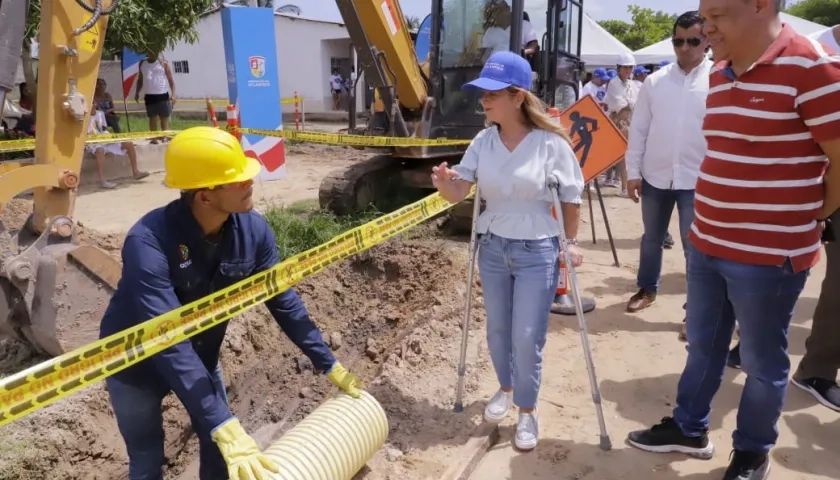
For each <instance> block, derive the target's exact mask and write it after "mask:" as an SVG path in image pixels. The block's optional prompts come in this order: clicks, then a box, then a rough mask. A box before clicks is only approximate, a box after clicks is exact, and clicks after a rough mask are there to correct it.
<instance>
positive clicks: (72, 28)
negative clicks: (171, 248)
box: [0, 0, 121, 355]
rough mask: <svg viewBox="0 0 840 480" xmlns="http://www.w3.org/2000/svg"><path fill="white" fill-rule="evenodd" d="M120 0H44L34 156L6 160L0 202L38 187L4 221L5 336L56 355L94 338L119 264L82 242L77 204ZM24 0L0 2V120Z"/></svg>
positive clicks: (1, 298)
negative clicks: (15, 225)
mask: <svg viewBox="0 0 840 480" xmlns="http://www.w3.org/2000/svg"><path fill="white" fill-rule="evenodd" d="M118 4H119V0H42V1H41V2H40V5H41V23H40V29H39V43H40V48H39V54H40V55H39V68H38V88H37V99H38V101H37V104H36V105H37V106H36V110H35V119H36V122H37V132H38V134H37V136H36V137H35V161H34V162H21V163H18V162H3V164H0V168H2V170H0V171H1V172H2V176H0V207H3V206H5V205H6V204H7V203H8V202H9V201H10V200H12V199H13V198H14V197H15V196H17V195H18V194H21V193H23V192H27V191H29V190H32V191H33V204H34V208H33V211H32V214H31V215H30V216H29V218H28V219H27V221H26V224H25V225H24V226H23V228H21V229H20V230H19V231H17V232H10V231H8V230H6V228H5V227H4V226H2V225H0V293H1V294H0V334H3V335H7V336H11V337H13V338H16V339H18V340H20V341H23V342H26V343H28V344H30V345H32V346H33V347H35V348H36V349H37V350H38V351H40V352H42V353H45V354H49V355H59V354H61V353H65V352H67V351H70V350H72V349H74V348H77V347H79V346H82V345H84V344H86V343H88V342H90V341H92V340H95V339H96V338H98V330H99V319H100V317H101V315H102V312H103V310H104V308H105V306H107V302H108V298H109V297H110V296H111V293H112V292H113V290H114V288H115V287H116V284H117V281H118V280H119V278H120V274H121V270H120V264H119V261H118V260H116V259H115V258H113V257H111V256H110V255H109V254H108V253H107V252H105V251H104V250H101V249H99V248H97V247H95V246H92V245H80V244H79V243H78V241H77V236H76V233H77V225H76V223H75V222H74V220H73V217H72V214H73V204H74V200H75V197H76V188H77V187H78V184H79V174H80V170H81V165H82V158H83V149H84V145H85V140H86V137H87V126H88V118H89V115H90V103H89V102H91V101H92V99H93V91H94V87H95V84H96V77H97V74H98V73H99V62H100V58H101V56H102V44H103V41H104V38H105V28H106V26H107V23H108V14H109V13H111V12H112V11H113V10H114V9H115V8H117V7H118ZM28 12H29V2H28V1H27V0H0V117H2V108H3V105H5V103H6V102H5V99H6V95H7V94H8V93H9V92H10V91H11V90H12V89H13V88H14V76H15V72H16V70H17V66H18V63H19V62H20V58H21V46H22V45H23V39H24V33H25V32H24V28H25V25H26V19H27V15H28Z"/></svg>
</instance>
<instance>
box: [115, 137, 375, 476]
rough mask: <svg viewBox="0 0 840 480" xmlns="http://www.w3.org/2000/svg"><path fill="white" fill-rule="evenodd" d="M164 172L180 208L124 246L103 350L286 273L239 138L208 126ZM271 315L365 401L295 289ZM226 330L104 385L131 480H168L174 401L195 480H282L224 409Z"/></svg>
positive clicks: (168, 160) (176, 150)
mask: <svg viewBox="0 0 840 480" xmlns="http://www.w3.org/2000/svg"><path fill="white" fill-rule="evenodd" d="M164 165H165V170H166V175H165V177H164V183H165V185H166V186H167V187H169V188H175V189H178V190H180V191H181V196H180V198H178V199H176V200H173V201H172V202H170V203H169V204H167V205H165V206H163V207H160V208H156V209H154V210H152V211H151V212H149V213H147V214H145V215H144V216H143V217H142V218H140V220H138V221H137V223H135V224H134V226H132V227H131V229H130V230H129V232H128V235H127V236H126V237H125V244H124V245H123V249H122V277H121V278H120V281H119V284H118V285H117V289H116V291H115V292H114V294H113V295H112V296H111V300H110V302H109V304H108V307H107V309H106V310H105V314H104V315H103V316H102V321H101V323H100V329H99V334H100V338H105V337H107V336H109V335H113V334H114V333H117V332H120V331H122V330H125V329H126V328H130V327H133V326H135V325H137V324H139V323H142V322H145V321H146V320H149V319H150V318H154V317H157V316H158V315H162V314H164V313H166V312H170V311H172V310H175V309H178V308H181V307H182V306H183V305H187V304H189V303H190V302H194V301H197V300H199V299H201V298H204V297H207V296H210V295H214V294H216V292H219V291H220V290H223V289H224V288H226V287H229V286H231V285H233V284H235V283H236V282H239V281H241V280H243V279H245V278H247V277H250V276H252V275H256V274H257V273H260V272H264V271H266V270H268V269H270V268H272V267H274V266H275V265H277V264H278V263H279V262H280V258H279V257H278V253H277V241H276V239H275V237H274V233H273V232H272V230H271V227H270V226H269V225H268V223H267V222H266V220H265V218H264V217H263V216H262V215H260V214H259V213H257V212H255V211H254V210H253V208H254V202H253V183H254V177H256V176H257V175H258V174H259V173H260V169H261V167H260V164H259V162H257V161H256V160H254V159H252V158H248V157H246V156H245V153H244V152H243V151H242V146H241V145H240V144H239V141H238V140H237V139H236V138H235V137H234V136H233V135H231V134H230V133H228V132H226V131H224V130H220V129H218V128H213V127H209V126H202V127H191V128H188V129H186V130H183V131H181V132H178V134H176V135H175V136H174V137H173V138H172V141H171V142H170V143H169V145H167V148H166V154H165V158H164ZM275 293H276V292H275ZM264 304H265V307H266V308H267V309H268V312H270V313H271V316H272V317H274V320H275V322H276V323H277V325H278V326H279V327H280V328H281V329H282V331H283V332H284V333H285V334H286V335H287V336H288V337H289V339H290V340H291V341H292V342H293V343H294V344H295V345H296V346H297V347H298V348H299V349H300V350H301V351H302V352H303V353H304V354H305V355H306V356H307V357H308V358H309V359H310V360H311V361H312V364H313V365H314V367H315V369H316V371H317V372H323V373H326V376H327V379H328V380H329V381H330V383H332V384H333V385H335V386H337V387H338V388H339V389H341V390H342V391H343V392H344V393H346V394H348V395H350V396H351V397H354V398H359V397H360V396H361V392H360V389H361V388H362V386H361V383H360V382H359V380H358V378H356V376H355V375H353V374H352V373H350V372H349V371H348V370H347V369H346V368H345V367H344V366H343V365H342V364H341V363H340V362H339V361H338V360H336V358H335V356H334V355H333V353H332V351H330V348H329V347H328V346H327V345H326V343H324V340H323V338H322V335H321V331H320V330H319V329H318V327H317V325H315V323H314V322H313V321H312V319H311V318H310V317H309V313H308V312H307V310H306V306H305V305H304V303H303V301H302V300H301V298H300V296H299V295H298V294H297V292H295V290H294V289H292V288H286V289H285V290H284V291H282V292H279V293H278V294H277V295H275V296H273V297H271V298H269V299H268V300H265V303H264ZM228 325H229V323H228V322H223V323H221V324H219V325H216V326H213V327H211V328H209V329H207V330H205V331H203V332H201V333H199V334H198V335H196V336H194V337H192V338H190V339H187V340H183V341H181V342H178V343H175V344H173V345H170V346H168V347H167V348H166V349H164V350H163V351H161V352H160V353H158V354H156V355H154V356H152V357H150V358H149V359H148V360H146V361H143V362H140V363H139V364H137V365H134V366H132V367H129V368H127V369H125V370H123V371H121V372H119V373H116V374H114V375H112V376H110V377H108V378H107V379H106V380H105V383H106V386H107V390H108V396H109V398H110V401H111V408H112V409H113V410H114V416H115V417H116V420H117V427H118V428H119V431H120V434H121V435H122V437H123V440H124V441H125V446H126V450H127V451H128V463H129V466H128V477H129V478H130V479H131V480H141V479H142V480H163V467H164V465H165V464H166V455H165V452H164V431H163V425H164V418H163V412H162V406H161V402H162V401H163V399H164V398H165V397H166V396H167V395H168V394H169V393H170V392H174V394H175V396H177V398H178V400H180V401H181V403H183V405H184V408H185V409H186V411H187V413H188V414H189V417H190V422H191V425H192V428H193V430H194V431H195V433H196V436H197V437H198V449H199V453H198V456H199V471H198V478H199V480H218V479H227V478H234V479H239V480H261V479H265V478H269V475H268V472H269V471H273V472H275V473H277V472H278V466H277V465H275V464H274V462H272V461H270V460H269V459H268V458H267V457H265V456H263V454H262V452H261V451H260V449H259V447H258V446H257V443H256V441H255V440H254V439H253V438H252V437H251V436H249V435H248V433H247V432H246V431H245V429H244V428H243V427H242V425H241V423H240V422H239V420H238V419H237V417H236V416H234V414H233V412H231V409H230V406H229V404H228V397H227V392H226V391H225V381H224V378H223V375H222V369H221V364H220V355H221V349H222V345H223V343H224V339H225V333H226V331H227V328H228ZM266 354H269V355H270V354H274V352H266Z"/></svg>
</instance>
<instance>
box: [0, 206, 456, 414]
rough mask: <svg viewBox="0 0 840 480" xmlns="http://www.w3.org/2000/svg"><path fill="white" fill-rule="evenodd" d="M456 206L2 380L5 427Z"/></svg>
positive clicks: (394, 221)
mask: <svg viewBox="0 0 840 480" xmlns="http://www.w3.org/2000/svg"><path fill="white" fill-rule="evenodd" d="M450 207H452V204H450V203H449V202H447V201H446V200H444V199H443V198H442V197H441V196H440V195H439V194H437V193H435V194H433V195H430V196H428V197H426V198H424V199H423V200H420V201H418V202H415V203H412V204H411V205H408V206H405V207H403V208H401V209H399V210H397V211H395V212H393V213H390V214H388V215H384V216H382V217H379V218H377V219H375V220H373V221H371V222H368V223H366V224H364V225H362V226H360V227H357V228H354V229H352V230H350V231H348V232H346V233H343V234H341V235H339V236H337V237H335V238H333V239H332V240H330V241H329V242H327V243H325V244H323V245H320V246H318V247H315V248H312V249H310V250H308V251H306V252H303V253H301V254H300V255H297V256H295V257H292V258H289V259H287V260H284V261H283V262H281V263H279V264H278V265H276V266H274V267H273V268H271V269H270V270H266V271H264V272H261V273H259V274H257V275H254V276H252V277H250V278H247V279H245V280H242V281H240V282H238V283H236V284H234V285H232V286H230V287H228V288H225V289H223V290H221V291H219V292H216V293H214V294H212V295H210V296H207V297H204V298H202V299H200V300H197V301H195V302H192V303H190V304H188V305H185V306H183V307H181V308H179V309H176V310H173V311H171V312H168V313H165V314H163V315H160V316H158V317H155V318H153V319H151V320H148V321H146V322H144V323H142V324H140V325H137V326H134V327H132V328H129V329H126V330H123V331H122V332H119V333H116V334H114V335H111V336H110V337H107V338H104V339H102V340H99V341H97V342H94V343H92V344H90V345H86V346H84V347H81V348H78V349H76V350H74V351H72V352H69V353H66V354H64V355H61V356H59V357H56V358H54V359H52V360H49V361H47V362H44V363H41V364H39V365H36V366H34V367H31V368H28V369H26V370H24V371H22V372H20V373H17V374H15V375H12V376H9V377H6V378H4V379H2V380H0V426H3V425H5V424H7V423H9V422H12V421H14V420H16V419H19V418H21V417H24V416H26V415H28V414H30V413H32V412H34V411H37V410H40V409H42V408H44V407H46V406H48V405H50V404H52V403H54V402H56V401H58V400H60V399H62V398H64V397H67V396H68V395H70V394H72V393H75V392H77V391H79V390H81V389H82V388H85V387H87V386H89V385H91V384H93V383H96V382H98V381H101V380H103V379H105V378H107V377H109V376H111V375H113V374H115V373H117V372H119V371H121V370H124V369H126V368H128V367H130V366H132V365H135V364H137V363H138V362H140V361H143V360H145V359H147V358H149V357H150V356H152V355H155V354H156V353H159V352H161V351H162V350H164V349H166V348H168V347H170V346H172V345H174V344H176V343H179V342H182V341H184V340H186V339H188V338H190V337H193V336H195V335H197V334H199V333H201V332H203V331H206V330H207V329H209V328H212V327H214V326H216V325H219V324H220V323H222V322H225V321H227V320H229V319H230V318H231V317H233V316H235V315H238V314H240V313H242V312H244V311H246V310H248V309H250V308H252V307H254V306H255V305H257V304H259V303H262V302H264V301H266V300H267V299H269V298H271V297H273V296H275V295H277V294H279V293H281V292H283V291H285V290H286V289H288V288H290V287H291V286H292V285H294V284H295V283H297V282H300V281H301V280H303V279H304V278H306V277H309V276H312V275H314V274H316V273H317V272H319V271H321V270H323V269H324V268H325V267H327V266H329V265H331V264H333V263H336V262H339V261H341V260H344V259H346V258H348V257H350V256H352V255H355V254H357V253H359V252H362V251H364V250H367V249H369V248H371V247H373V246H374V245H377V244H379V243H382V242H384V241H385V240H387V239H389V238H391V237H394V236H396V235H397V234H399V233H402V232H404V231H406V230H408V229H410V228H412V227H414V226H416V225H418V224H420V223H422V222H423V221H424V220H426V219H428V218H430V217H433V216H435V215H437V214H439V213H442V212H444V211H446V210H447V209H449V208H450Z"/></svg>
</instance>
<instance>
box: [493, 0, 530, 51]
mask: <svg viewBox="0 0 840 480" xmlns="http://www.w3.org/2000/svg"><path fill="white" fill-rule="evenodd" d="M511 21H512V18H511V10H510V5H508V4H507V2H505V1H504V0H491V1H490V2H489V3H488V4H487V6H486V7H485V21H484V28H485V31H484V37H482V39H481V47H482V48H486V49H488V50H489V52H488V53H489V54H490V55H492V54H493V53H496V52H501V51H505V50H509V49H510V24H511ZM538 49H539V41H538V39H537V32H536V30H534V27H533V25H531V22H530V21H529V18H528V14H527V13H525V12H523V18H522V50H523V52H524V53H525V55H532V54H534V53H536V51H537V50H538Z"/></svg>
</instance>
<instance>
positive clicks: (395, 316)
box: [0, 209, 464, 480]
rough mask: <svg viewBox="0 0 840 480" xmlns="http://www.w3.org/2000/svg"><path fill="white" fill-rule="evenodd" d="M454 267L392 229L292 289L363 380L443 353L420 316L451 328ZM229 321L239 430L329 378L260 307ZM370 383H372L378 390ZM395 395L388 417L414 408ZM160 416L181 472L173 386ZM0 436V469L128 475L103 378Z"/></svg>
mask: <svg viewBox="0 0 840 480" xmlns="http://www.w3.org/2000/svg"><path fill="white" fill-rule="evenodd" d="M7 211H8V209H7ZM92 238H96V237H92ZM116 243H117V242H115V244H116ZM117 248H118V247H117ZM463 269H464V263H463V258H462V256H458V255H453V254H452V253H451V250H450V248H448V247H447V245H446V242H443V241H435V240H422V241H402V240H399V239H397V240H392V241H390V242H388V243H386V244H384V245H381V246H379V247H376V248H374V249H372V250H370V251H369V252H366V253H364V254H362V255H359V256H357V257H355V258H353V259H350V260H347V261H345V262H343V263H341V264H339V265H335V266H333V267H330V268H329V269H328V270H326V271H324V272H322V273H320V274H318V275H317V276H316V277H314V278H311V279H309V280H307V281H305V282H303V283H301V284H300V285H298V286H297V290H298V291H299V292H300V293H301V296H302V297H303V298H304V300H305V301H306V304H307V307H308V309H309V311H310V313H311V315H312V317H313V319H314V320H315V321H316V322H317V323H318V325H319V326H320V327H321V328H322V330H323V331H324V333H325V337H326V338H327V339H328V340H329V342H330V344H331V346H332V347H333V349H334V350H335V352H336V356H337V357H338V358H339V359H340V360H341V361H342V362H343V363H344V364H345V365H346V366H348V367H349V368H350V369H351V370H354V371H355V372H357V373H358V374H359V375H360V376H361V377H362V378H363V379H364V380H366V381H369V380H372V379H373V378H374V376H376V375H377V374H379V373H380V371H381V370H382V369H383V366H386V365H387V366H386V367H385V368H386V369H390V370H393V369H394V368H395V367H397V366H398V364H399V362H403V361H405V362H412V363H414V362H419V361H421V360H423V359H427V360H428V359H431V358H433V357H435V356H438V355H443V353H442V352H440V351H437V350H436V348H437V347H436V346H435V345H436V344H435V340H434V339H432V340H429V339H428V338H425V337H424V335H426V334H424V333H422V332H423V330H418V328H419V327H420V326H421V325H427V324H429V323H431V324H432V325H435V324H437V325H448V326H447V327H446V328H439V329H438V333H436V334H437V335H444V334H445V335H450V333H451V332H452V328H453V327H452V323H451V322H452V321H453V320H452V319H453V318H455V317H454V312H455V311H456V310H457V309H458V308H459V305H460V304H461V300H460V299H461V298H462V292H463V271H464V270H463ZM436 322H437V323H436ZM228 332H229V333H228V336H227V339H226V345H225V351H224V353H223V356H222V363H223V367H224V370H225V376H226V380H227V382H228V384H229V397H230V400H231V404H232V409H233V411H234V412H235V413H236V414H237V415H238V416H239V417H240V419H241V420H242V421H243V424H244V425H245V427H246V428H247V429H248V430H249V431H251V432H255V431H257V430H258V429H259V428H260V427H264V426H266V425H267V424H274V431H273V432H272V436H274V435H276V434H277V433H280V432H282V431H285V430H286V429H288V428H290V427H291V426H292V425H294V423H295V422H296V421H297V420H299V419H301V418H303V417H304V416H305V415H307V414H308V413H309V412H310V411H311V410H312V409H314V408H315V407H316V406H317V405H318V404H319V403H320V402H321V401H322V400H323V398H324V396H325V395H326V394H328V393H330V392H331V391H332V390H333V389H332V387H331V385H330V384H329V383H328V382H327V380H326V378H324V377H322V376H319V377H318V378H315V375H314V372H313V371H312V365H311V363H310V362H309V361H308V360H307V359H306V358H305V357H304V356H303V355H302V354H301V352H300V351H299V350H298V349H297V347H295V346H294V345H293V344H292V343H291V342H290V341H289V340H288V338H286V337H285V335H283V334H282V332H281V331H280V329H279V328H277V326H276V325H275V322H274V320H273V318H271V317H270V316H268V314H267V312H266V311H265V309H264V308H263V307H258V308H257V309H254V310H252V311H250V312H247V313H246V314H244V315H242V316H240V317H239V318H237V319H235V320H233V323H232V324H231V326H230V329H229V331H228ZM446 332H448V333H446ZM439 340H440V338H438V341H439ZM21 348H22V347H20V346H17V347H14V348H12V347H8V348H7V347H4V346H2V345H0V355H2V354H3V353H6V354H7V355H8V358H7V359H6V361H7V362H11V361H22V362H26V361H30V360H31V358H30V357H27V355H28V354H27V353H26V352H25V350H21ZM4 349H5V350H4ZM11 357H14V360H13V359H12V358H11ZM0 361H3V358H2V357H0ZM378 384H379V385H375V386H372V387H371V388H377V390H378V391H379V392H380V393H381V394H382V395H385V394H386V393H387V392H386V391H385V390H383V387H382V384H381V382H378ZM391 400H394V401H393V402H392V401H391ZM397 401H398V399H396V398H391V399H389V398H388V397H384V401H383V405H385V406H386V409H388V412H389V415H390V416H391V418H392V422H394V424H395V425H399V424H400V422H402V419H401V418H400V415H403V416H405V414H411V413H412V412H410V411H408V410H405V408H406V406H405V405H402V406H400V405H397V404H396V403H395V402H397ZM399 401H404V399H399ZM164 416H165V419H166V422H165V427H166V431H167V445H166V453H167V458H168V462H169V474H168V476H174V475H180V474H183V473H186V475H185V478H188V475H189V474H190V473H191V472H192V471H194V470H193V469H194V466H195V465H194V464H193V461H194V459H195V458H196V453H197V441H196V440H195V438H194V436H193V435H191V433H190V429H189V424H188V421H187V416H186V413H185V412H184V410H183V408H182V407H181V406H180V404H179V402H178V401H177V400H176V399H175V398H174V397H172V396H170V397H168V398H167V399H166V400H165V402H164ZM413 428H419V425H418V426H415V427H413ZM413 428H412V429H413ZM402 441H403V442H404V443H406V442H407V441H406V440H404V439H403V440H402ZM0 445H2V447H1V448H0V479H3V480H5V479H9V480H11V479H16V480H29V479H32V480H35V479H38V480H43V479H52V478H61V479H67V480H71V479H103V480H104V479H108V480H112V479H121V478H126V470H127V469H126V457H125V453H124V448H123V443H122V440H121V438H120V437H119V434H118V432H117V429H116V424H115V422H114V419H113V416H112V414H111V413H110V407H109V405H108V399H107V395H106V393H105V391H104V384H102V383H100V384H97V385H95V386H93V387H91V388H88V389H87V390H84V391H82V392H79V393H77V394H76V395H73V396H72V397H70V398H67V399H64V400H62V401H60V402H58V403H56V404H54V405H52V406H50V407H48V408H46V409H44V410H41V411H39V412H36V413H34V414H32V415H30V416H28V417H26V418H24V419H21V420H20V421H18V422H15V423H13V424H11V425H8V426H6V427H4V428H3V429H2V430H0ZM406 446H407V443H406Z"/></svg>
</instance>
